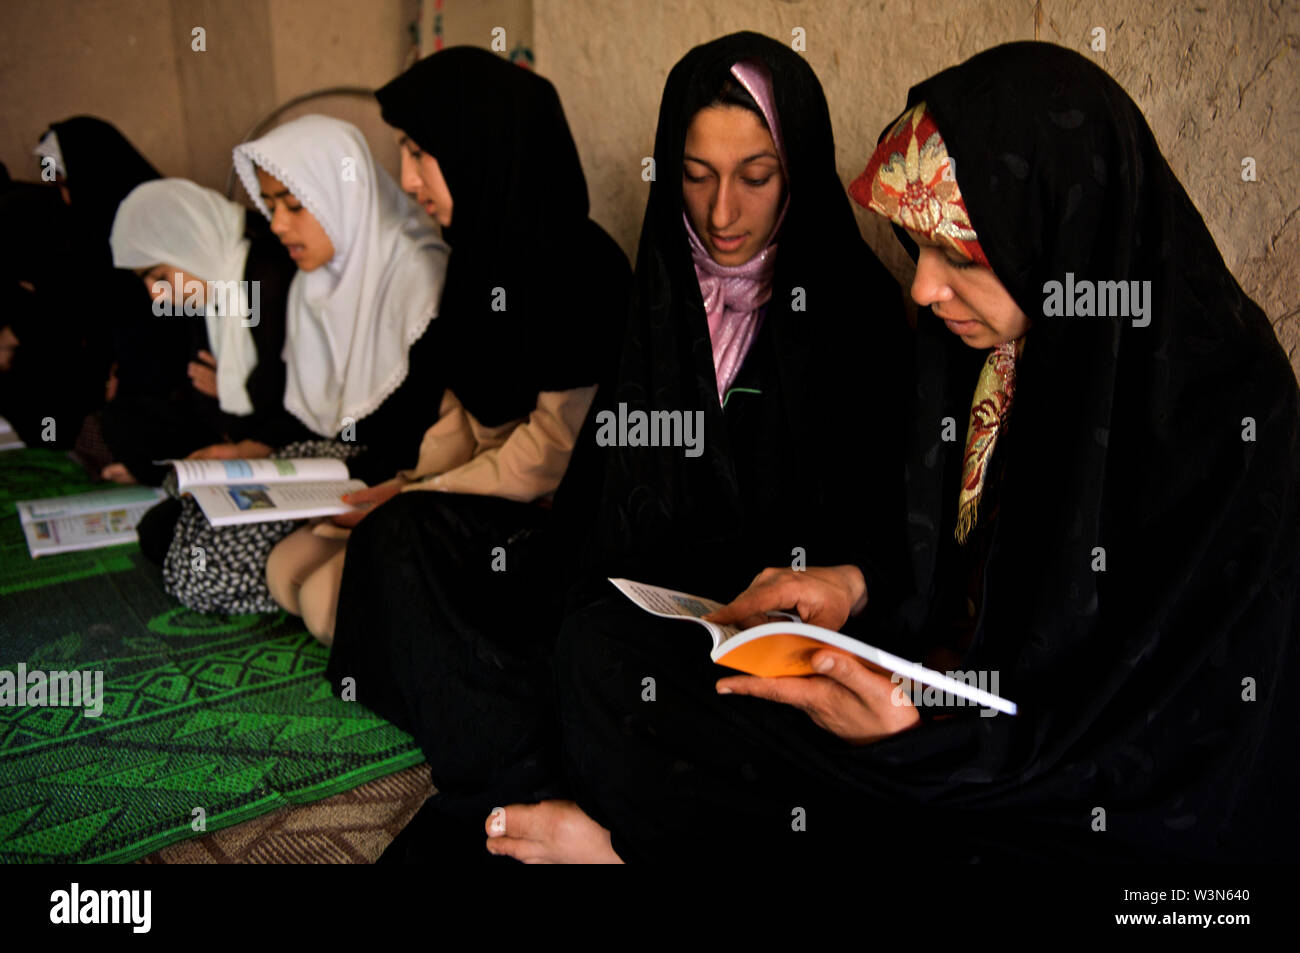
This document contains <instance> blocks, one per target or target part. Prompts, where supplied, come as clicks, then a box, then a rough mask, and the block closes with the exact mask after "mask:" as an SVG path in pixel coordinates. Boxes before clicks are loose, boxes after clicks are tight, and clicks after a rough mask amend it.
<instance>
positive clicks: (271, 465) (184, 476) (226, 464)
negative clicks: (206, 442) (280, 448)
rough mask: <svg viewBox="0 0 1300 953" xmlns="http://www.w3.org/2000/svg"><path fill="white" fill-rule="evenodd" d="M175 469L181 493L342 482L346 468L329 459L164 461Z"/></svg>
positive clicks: (344, 464)
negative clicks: (236, 486)
mask: <svg viewBox="0 0 1300 953" xmlns="http://www.w3.org/2000/svg"><path fill="white" fill-rule="evenodd" d="M164 462H166V463H170V464H171V465H172V466H174V467H175V468H176V485H177V487H178V488H179V489H181V490H188V489H190V488H191V487H196V486H217V485H221V484H232V483H286V482H291V481H304V482H307V481H310V482H313V483H323V482H326V481H328V480H346V479H347V478H348V465H347V464H346V463H344V462H343V461H342V460H334V459H331V458H329V457H318V458H310V459H295V460H271V459H269V458H267V459H262V460H167V461H164Z"/></svg>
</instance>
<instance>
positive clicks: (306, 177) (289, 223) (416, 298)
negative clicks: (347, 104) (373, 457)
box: [235, 116, 448, 482]
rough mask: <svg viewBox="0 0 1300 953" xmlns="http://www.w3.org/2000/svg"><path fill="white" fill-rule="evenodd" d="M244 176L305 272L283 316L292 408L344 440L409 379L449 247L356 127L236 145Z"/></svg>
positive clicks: (324, 125) (284, 129) (323, 122)
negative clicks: (319, 244) (323, 246)
mask: <svg viewBox="0 0 1300 953" xmlns="http://www.w3.org/2000/svg"><path fill="white" fill-rule="evenodd" d="M235 169H236V170H237V171H238V173H239V176H240V179H241V180H242V181H243V183H244V187H245V188H246V189H247V190H248V193H249V195H251V196H252V198H253V201H254V203H256V205H257V207H258V209H260V210H261V212H262V213H263V214H264V215H266V216H267V218H268V219H270V220H271V228H272V231H275V232H276V234H277V235H278V236H279V237H280V239H281V241H283V242H285V243H286V244H287V245H289V248H290V255H291V256H294V257H295V258H296V259H297V260H298V265H299V269H300V270H299V273H298V275H297V277H296V278H295V279H294V281H293V284H292V285H291V287H290V289H289V305H288V312H287V316H286V332H287V339H286V344H285V361H286V364H287V370H288V379H287V383H286V387H285V406H286V407H287V408H288V410H289V411H290V412H291V413H292V414H293V415H294V416H296V417H297V418H298V419H299V420H301V421H302V422H303V423H304V424H305V425H306V426H307V427H308V428H309V429H310V430H312V431H313V432H314V433H316V434H319V435H320V436H322V437H327V438H334V437H337V436H338V435H339V434H340V433H341V432H342V431H343V429H344V426H345V425H346V423H347V422H348V421H349V420H350V421H361V420H363V418H365V417H367V416H369V415H370V414H371V413H372V412H374V411H375V410H376V409H378V408H379V406H380V405H381V404H383V403H384V402H385V400H386V399H387V398H388V397H389V396H390V395H392V394H393V393H394V392H395V391H396V390H397V389H398V387H399V386H401V385H402V383H403V382H404V381H405V379H406V377H407V374H408V371H409V366H410V361H409V352H410V350H411V346H412V345H413V344H414V343H415V342H416V341H417V340H419V339H420V338H421V337H422V335H423V334H424V332H425V330H426V329H427V328H428V325H429V322H430V321H431V320H432V319H433V317H434V316H435V315H436V314H437V309H438V301H439V298H440V297H441V295H442V283H443V277H444V275H445V273H446V268H447V255H448V248H447V246H446V244H445V243H444V242H443V241H442V239H441V238H440V237H439V234H438V232H437V230H436V229H434V228H433V227H432V226H431V225H430V224H429V223H428V219H427V217H426V216H424V214H423V213H422V212H421V211H420V210H419V208H417V207H416V205H415V204H414V203H413V202H412V201H411V200H410V199H409V198H408V197H407V196H406V195H405V194H404V193H403V192H402V190H401V189H400V188H399V187H398V185H397V183H396V182H394V181H393V179H392V177H391V176H390V175H389V174H388V173H387V172H385V171H384V170H383V169H382V168H380V167H379V166H378V165H376V164H375V162H374V159H373V158H372V157H371V154H370V149H369V147H368V146H367V144H366V140H365V137H364V136H363V135H362V134H361V131H360V130H359V129H357V128H356V127H355V126H353V125H351V124H350V123H346V122H343V121H341V120H338V119H332V118H329V117H326V116H303V117H302V118H300V119H295V120H294V121H292V122H289V123H286V124H285V125H283V126H280V127H278V128H277V129H275V130H273V131H272V132H270V133H268V134H267V135H265V136H263V137H262V138H261V139H257V140H255V141H253V142H246V143H243V144H242V145H239V146H237V147H236V148H235ZM268 185H269V186H270V187H271V189H273V191H271V192H268V191H267V188H266V187H267V186H268ZM295 202H296V209H295V207H294V203H295ZM273 204H274V209H273V208H272V205H273ZM301 209H306V211H307V212H308V213H309V214H310V216H311V217H312V218H314V219H315V222H316V223H318V224H319V226H320V228H321V229H322V230H323V231H324V234H325V236H326V237H327V238H328V242H329V244H331V245H332V246H333V255H332V256H331V257H329V258H328V260H327V261H324V262H323V263H319V264H318V263H317V262H316V261H313V260H311V254H310V253H311V252H312V249H311V248H310V247H301V246H299V247H295V246H297V245H298V243H296V242H294V241H293V239H295V238H299V237H300V235H299V234H298V233H299V232H304V231H308V229H306V228H301V227H300V224H301V223H298V222H295V221H294V218H295V216H297V215H299V212H300V210H301ZM282 210H283V218H282V217H281V215H282ZM304 244H305V243H304ZM308 265H311V266H313V267H310V269H308V267H307V266H308ZM437 409H438V404H437V402H434V404H433V406H432V407H431V408H430V409H429V413H430V414H434V415H436V413H437ZM361 429H366V430H368V431H369V432H368V433H365V434H362V433H361V432H360V431H361ZM387 429H388V428H383V429H380V428H375V427H371V428H360V429H359V430H358V434H357V440H358V441H359V442H361V443H365V444H367V445H368V446H371V447H372V449H374V448H375V447H376V446H377V444H378V443H380V442H382V441H386V439H387V438H388V437H389V436H390V435H389V434H388V433H386V432H384V431H385V430H387ZM376 430H378V431H379V432H375V431H376ZM422 432H423V431H422V430H420V431H419V432H417V433H416V434H415V435H414V438H413V439H412V440H411V441H410V442H404V443H403V446H404V447H409V446H415V445H418V443H419V439H418V437H419V433H422ZM391 473H392V470H389V471H388V472H387V473H384V476H389V475H391ZM361 478H362V479H365V477H364V476H362V477H361ZM368 482H369V481H368Z"/></svg>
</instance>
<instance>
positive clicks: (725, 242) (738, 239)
mask: <svg viewBox="0 0 1300 953" xmlns="http://www.w3.org/2000/svg"><path fill="white" fill-rule="evenodd" d="M748 234H749V233H748V232H745V233H744V234H742V235H736V236H734V237H731V238H726V237H723V236H722V235H714V234H713V233H712V232H710V233H709V241H711V242H712V243H713V247H714V248H717V249H718V250H719V251H735V250H736V249H737V248H739V247H740V246H741V243H742V242H744V240H745V237H746V236H747V235H748Z"/></svg>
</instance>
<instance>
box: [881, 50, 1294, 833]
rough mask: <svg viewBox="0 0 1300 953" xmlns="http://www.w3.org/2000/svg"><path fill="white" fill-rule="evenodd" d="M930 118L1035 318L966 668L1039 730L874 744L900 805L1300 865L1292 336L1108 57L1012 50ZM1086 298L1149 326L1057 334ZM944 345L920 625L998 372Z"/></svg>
mask: <svg viewBox="0 0 1300 953" xmlns="http://www.w3.org/2000/svg"><path fill="white" fill-rule="evenodd" d="M918 102H925V103H926V104H927V106H928V108H929V110H930V112H931V113H932V114H933V115H934V117H935V122H936V124H937V125H938V128H939V131H940V134H941V135H942V136H943V138H944V142H945V144H946V146H947V148H948V151H949V152H950V153H951V154H952V155H954V156H957V157H958V162H959V172H958V176H959V181H960V184H961V189H962V194H963V197H964V199H965V202H966V206H967V209H968V210H969V212H970V217H971V223H972V226H973V227H974V229H975V232H976V234H977V235H978V236H979V240H980V245H981V247H982V248H983V249H984V250H985V253H986V254H987V256H988V258H989V261H990V263H991V265H992V267H993V270H994V272H995V273H996V274H997V275H998V277H999V278H1000V279H1001V281H1002V282H1003V284H1004V285H1005V286H1006V288H1007V290H1008V291H1009V292H1010V294H1011V295H1012V297H1013V298H1014V299H1015V300H1016V302H1017V304H1019V306H1020V307H1021V309H1022V310H1023V311H1024V312H1025V313H1026V314H1027V315H1029V316H1030V317H1031V319H1033V320H1034V324H1033V327H1032V328H1031V330H1030V331H1029V333H1028V335H1027V337H1026V342H1025V349H1024V354H1023V356H1022V358H1021V359H1020V361H1019V362H1018V365H1017V390H1016V397H1015V405H1014V407H1013V409H1012V412H1011V419H1010V423H1009V428H1008V431H1007V434H1006V435H1005V445H1002V439H1003V438H999V444H1000V445H999V448H998V451H999V454H1001V455H1002V456H1003V457H1004V466H1005V470H1004V479H1003V483H1002V485H1001V487H1000V501H1001V502H1000V506H999V515H998V520H997V526H996V527H995V529H994V535H993V538H992V541H991V545H990V551H989V556H988V561H987V563H986V566H985V585H984V606H983V612H982V615H981V618H980V619H979V620H978V624H977V628H976V632H975V644H974V647H973V650H972V653H971V655H970V657H969V658H968V659H967V667H975V668H987V669H996V670H1000V671H1001V673H1002V680H1001V687H1002V691H1003V693H1004V694H1006V695H1008V696H1009V697H1012V698H1015V699H1016V700H1017V701H1018V702H1019V703H1020V704H1021V705H1022V710H1023V714H1022V715H1021V716H1020V717H1018V718H1016V719H1007V718H1003V717H1001V716H998V717H997V718H991V719H979V718H975V719H959V720H955V721H953V722H949V723H937V724H934V725H931V726H928V727H927V728H926V731H925V733H924V734H922V735H917V736H915V737H913V738H908V737H906V736H900V737H899V738H897V739H895V740H892V741H890V742H888V743H886V744H884V745H881V746H878V747H879V748H880V749H881V752H882V756H884V755H886V754H887V756H888V757H890V758H891V759H896V763H895V764H894V766H893V767H892V768H891V773H890V778H891V783H890V786H891V787H893V788H894V789H895V790H896V791H900V792H901V791H906V792H907V794H908V796H910V797H913V798H918V799H923V800H926V801H930V802H934V803H942V804H948V805H960V806H962V807H965V808H970V809H972V810H976V809H994V808H1001V809H1005V810H1012V811H1017V812H1023V814H1024V816H1025V818H1026V824H1027V826H1030V827H1031V828H1032V827H1037V828H1041V829H1044V830H1046V829H1048V828H1051V829H1054V830H1055V831H1056V832H1057V833H1058V834H1059V837H1060V839H1061V840H1062V841H1069V842H1072V843H1073V844H1074V846H1075V849H1077V850H1079V851H1081V852H1087V853H1096V854H1099V855H1111V856H1116V855H1121V854H1123V853H1124V852H1132V853H1134V854H1140V855H1143V856H1160V855H1168V856H1174V857H1181V856H1202V857H1209V856H1222V857H1230V856H1234V855H1235V856H1240V855H1243V854H1244V855H1247V856H1250V855H1267V856H1279V857H1280V856H1289V855H1293V854H1294V850H1295V848H1296V847H1297V846H1300V844H1298V838H1300V820H1298V818H1300V815H1297V814H1296V812H1295V810H1294V803H1295V795H1296V794H1297V793H1300V792H1298V791H1297V787H1296V778H1297V756H1296V753H1295V747H1294V743H1293V742H1292V743H1291V744H1290V745H1289V746H1287V745H1286V744H1285V741H1284V736H1287V735H1290V733H1291V732H1292V730H1293V728H1294V725H1295V712H1296V703H1295V696H1296V694H1297V693H1296V689H1295V688H1294V687H1293V686H1294V684H1295V682H1296V677H1297V675H1300V671H1298V670H1297V662H1296V651H1297V647H1296V617H1295V597H1296V596H1295V594H1296V591H1297V588H1298V585H1297V583H1298V577H1297V572H1298V567H1300V563H1298V561H1297V560H1298V553H1300V520H1298V519H1297V509H1296V507H1297V501H1296V493H1297V485H1298V483H1300V442H1298V441H1300V434H1298V432H1297V388H1296V381H1295V377H1294V374H1293V371H1292V369H1291V367H1290V366H1289V365H1288V363H1287V360H1286V357H1285V355H1284V353H1283V351H1282V349H1281V347H1280V346H1279V344H1278V342H1277V340H1276V337H1275V336H1274V334H1273V331H1272V329H1271V327H1270V325H1269V322H1268V319H1267V318H1266V317H1265V315H1264V313H1263V312H1262V311H1261V309H1260V308H1259V307H1258V305H1256V304H1255V303H1254V302H1253V301H1251V300H1250V298H1248V297H1247V296H1246V295H1245V293H1244V292H1243V291H1242V290H1241V288H1240V286H1239V285H1238V284H1237V282H1236V280H1235V279H1234V278H1233V276H1232V274H1231V273H1230V272H1229V271H1228V269H1227V267H1226V265H1225V264H1224V262H1223V258H1222V256H1221V255H1220V254H1219V251H1218V249H1217V247H1216V246H1215V244H1214V240H1213V238H1212V237H1211V235H1210V233H1209V231H1208V229H1207V228H1206V227H1205V224H1204V222H1203V221H1202V219H1201V216H1200V214H1199V213H1198V212H1197V211H1196V209H1195V207H1194V206H1193V205H1192V202H1191V200H1190V199H1189V198H1188V196H1187V193H1186V192H1185V191H1184V189H1183V187H1182V185H1181V184H1180V183H1179V182H1178V180H1177V178H1176V177H1175V176H1174V174H1173V172H1172V171H1171V170H1170V168H1169V165H1168V163H1167V162H1166V161H1165V159H1164V158H1163V156H1162V155H1161V154H1160V151H1159V148H1158V147H1157V144H1156V142H1155V139H1154V137H1153V136H1152V134H1151V132H1150V129H1149V128H1148V126H1147V123H1146V120H1145V119H1144V118H1143V116H1142V114H1141V113H1140V111H1139V110H1138V109H1137V107H1136V106H1135V105H1134V103H1133V102H1132V100H1131V99H1130V98H1129V97H1128V95H1127V94H1126V93H1125V92H1124V91H1123V90H1122V89H1121V88H1120V87H1119V85H1118V84H1116V83H1115V82H1114V81H1113V80H1112V79H1110V78H1109V77H1108V76H1107V75H1106V74H1105V73H1104V72H1103V71H1102V70H1100V69H1099V68H1097V67H1096V66H1094V65H1093V64H1091V63H1090V62H1089V61H1088V60H1086V59H1085V58H1084V57H1081V56H1079V55H1077V54H1075V53H1071V52H1068V51H1066V50H1063V49H1060V48H1058V47H1055V46H1051V45H1048V44H1037V43H1015V44H1009V45H1006V46H1001V47H997V48H995V49H993V50H989V51H987V52H985V53H982V54H980V55H979V56H976V57H974V58H973V59H971V60H969V61H968V62H966V63H964V64H962V65H961V66H958V67H954V68H952V69H949V70H946V71H945V72H943V73H940V74H939V75H938V76H935V77H933V78H932V79H930V80H928V81H926V82H924V83H922V84H920V85H919V86H917V87H915V88H913V89H912V90H911V92H910V94H909V96H908V104H909V106H910V105H913V104H915V103H918ZM1070 275H1072V276H1073V279H1072V280H1073V283H1074V285H1075V286H1076V287H1082V285H1081V283H1082V282H1084V281H1088V282H1093V283H1094V287H1095V286H1096V284H1095V283H1099V282H1103V281H1122V282H1125V283H1127V286H1128V288H1129V289H1130V302H1132V300H1133V293H1134V292H1137V291H1140V290H1145V289H1146V288H1147V287H1149V289H1150V290H1149V294H1147V297H1146V301H1145V307H1146V313H1145V315H1142V316H1137V315H1134V316H1132V317H1129V316H1119V317H1115V316H1109V317H1105V316H1071V317H1066V316H1059V315H1056V316H1048V315H1046V314H1045V313H1044V311H1045V298H1046V292H1048V291H1049V288H1048V287H1047V283H1048V282H1051V281H1056V282H1059V283H1061V284H1062V285H1065V284H1066V283H1067V281H1069V280H1070V279H1069V278H1068V276H1070ZM1146 282H1149V283H1150V284H1149V286H1147V285H1146V284H1145V283H1146ZM1071 310H1073V309H1071ZM1130 310H1132V309H1130ZM1147 322H1149V323H1147ZM922 325H923V327H922V331H923V332H924V333H922V334H921V335H920V343H919V345H918V347H919V349H920V351H921V361H920V368H921V371H920V373H921V375H922V377H921V379H920V380H919V381H918V394H919V395H920V396H919V405H918V407H917V410H916V416H915V420H914V424H915V426H916V428H917V433H918V434H924V435H926V436H927V437H928V438H929V439H927V440H921V441H918V443H917V445H916V452H915V455H914V458H913V462H912V464H911V466H910V467H909V496H910V500H909V519H908V524H909V526H910V527H911V530H912V534H913V535H912V540H911V552H912V554H913V570H914V575H915V579H916V584H917V590H918V592H919V597H918V598H917V599H916V600H915V601H914V602H913V604H912V606H911V609H912V612H911V613H910V614H909V615H910V619H909V621H910V622H911V623H912V624H913V625H914V626H922V625H925V624H926V623H927V621H929V620H926V619H925V611H924V607H925V606H926V605H927V604H928V603H929V602H930V600H931V599H932V598H933V597H934V595H935V593H936V592H937V591H938V590H939V589H940V588H941V587H942V585H943V584H944V581H945V573H944V566H945V561H946V559H947V557H949V556H950V555H951V549H952V547H951V544H950V543H949V542H948V540H950V538H951V536H952V523H951V521H950V519H945V520H943V521H939V520H936V519H935V516H936V515H937V514H939V513H940V512H948V511H949V507H948V506H947V505H946V504H947V499H948V497H950V496H953V497H955V495H956V485H955V484H954V483H952V482H947V481H945V480H944V478H943V472H944V469H945V466H944V464H945V462H946V461H947V458H950V457H952V456H954V455H959V454H960V447H959V446H958V445H957V444H953V443H947V444H946V443H943V442H942V441H938V440H936V439H934V436H935V435H937V434H939V433H940V430H941V428H940V427H939V424H938V421H939V420H940V419H941V418H942V416H944V415H945V414H948V413H951V412H953V411H952V408H953V407H956V406H960V405H961V404H962V403H963V402H965V403H966V404H967V405H968V404H969V399H970V397H969V395H970V394H971V392H972V390H973V386H974V379H975V377H974V372H975V370H976V368H974V367H972V365H971V362H970V361H969V359H968V355H966V354H961V353H959V352H961V351H962V350H964V348H963V346H961V345H959V344H956V343H955V340H954V337H953V336H952V335H951V334H947V333H946V332H944V331H943V330H942V329H941V328H940V327H939V326H938V321H937V320H935V319H934V318H933V317H932V316H930V315H929V314H928V312H923V317H922ZM954 354H956V357H957V359H955V360H954V359H953V356H954ZM945 355H947V356H945ZM957 419H959V420H961V419H964V414H963V415H961V416H958V418H957ZM957 467H958V469H959V467H960V464H959V463H958V464H957ZM1103 555H1104V569H1103V568H1101V566H1102V564H1101V563H1100V562H1099V560H1100V559H1101V558H1102V557H1103ZM1270 792H1271V793H1270ZM1094 808H1102V809H1104V810H1105V812H1106V815H1105V826H1106V831H1105V833H1100V832H1098V833H1094V832H1093V831H1092V829H1091V825H1092V820H1093V815H1092V812H1093V810H1094ZM1031 819H1032V821H1033V823H1032V824H1031V823H1030V820H1031ZM1079 832H1083V836H1079ZM1044 849H1047V845H1046V843H1045V844H1044Z"/></svg>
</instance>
